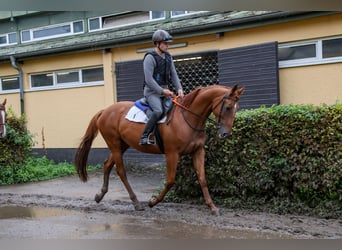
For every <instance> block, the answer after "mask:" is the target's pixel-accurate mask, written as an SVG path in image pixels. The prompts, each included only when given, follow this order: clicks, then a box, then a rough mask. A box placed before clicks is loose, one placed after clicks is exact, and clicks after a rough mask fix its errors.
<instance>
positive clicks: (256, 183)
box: [169, 104, 342, 217]
mask: <svg viewBox="0 0 342 250" xmlns="http://www.w3.org/2000/svg"><path fill="white" fill-rule="evenodd" d="M206 174H207V181H208V186H209V191H210V193H211V194H212V198H213V199H214V201H215V202H216V203H218V204H221V205H225V206H227V207H231V208H247V209H255V210H267V211H272V212H277V213H301V214H309V215H319V216H325V217H338V216H340V217H341V216H342V205H341V204H342V105H341V104H335V105H331V106H328V105H321V106H313V105H281V106H274V107H271V108H259V109H253V110H243V111H239V112H238V113H237V115H236V118H235V123H234V129H233V136H232V138H230V139H228V140H226V141H222V140H220V139H218V138H217V136H216V129H215V128H213V127H212V126H209V127H208V137H207V144H206ZM172 192H173V193H171V194H170V195H169V198H171V199H172V198H173V199H174V200H176V199H183V198H186V199H189V198H196V199H197V198H199V200H200V201H202V193H201V190H200V187H199V184H198V181H197V177H196V174H195V172H194V170H193V167H192V162H191V158H190V157H189V156H186V157H182V159H181V161H180V162H179V164H178V169H177V178H176V184H175V187H174V189H173V191H172ZM176 197H177V198H176Z"/></svg>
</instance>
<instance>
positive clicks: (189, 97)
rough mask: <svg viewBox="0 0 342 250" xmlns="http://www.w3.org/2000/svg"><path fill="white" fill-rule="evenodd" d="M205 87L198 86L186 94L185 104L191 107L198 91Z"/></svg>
mask: <svg viewBox="0 0 342 250" xmlns="http://www.w3.org/2000/svg"><path fill="white" fill-rule="evenodd" d="M202 89H203V87H197V88H196V89H195V90H193V91H191V92H190V93H189V94H187V95H185V96H184V99H183V105H184V106H185V107H189V106H190V104H191V103H192V101H193V100H194V99H195V98H196V96H197V95H198V93H199V92H200V91H201V90H202Z"/></svg>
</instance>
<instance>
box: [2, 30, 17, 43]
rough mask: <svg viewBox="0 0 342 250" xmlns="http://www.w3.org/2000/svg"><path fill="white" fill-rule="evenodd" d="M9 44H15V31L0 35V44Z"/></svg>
mask: <svg viewBox="0 0 342 250" xmlns="http://www.w3.org/2000/svg"><path fill="white" fill-rule="evenodd" d="M10 44H17V33H16V32H12V33H8V34H2V35H0V46H6V45H10Z"/></svg>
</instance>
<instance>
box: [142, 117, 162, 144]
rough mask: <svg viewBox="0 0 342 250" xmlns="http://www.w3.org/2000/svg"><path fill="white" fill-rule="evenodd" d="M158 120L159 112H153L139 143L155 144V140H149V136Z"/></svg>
mask: <svg viewBox="0 0 342 250" xmlns="http://www.w3.org/2000/svg"><path fill="white" fill-rule="evenodd" d="M158 120H159V116H158V115H157V114H154V113H152V115H151V117H150V118H149V120H148V121H147V123H146V125H145V129H144V132H143V133H142V135H141V138H140V141H139V145H150V144H154V143H153V142H151V141H150V140H149V138H148V137H149V135H150V133H151V132H152V131H153V129H154V126H155V125H156V124H157V122H158Z"/></svg>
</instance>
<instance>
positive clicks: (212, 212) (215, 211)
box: [211, 210, 221, 216]
mask: <svg viewBox="0 0 342 250" xmlns="http://www.w3.org/2000/svg"><path fill="white" fill-rule="evenodd" d="M211 214H212V215H215V216H220V215H221V213H220V210H213V211H211Z"/></svg>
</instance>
